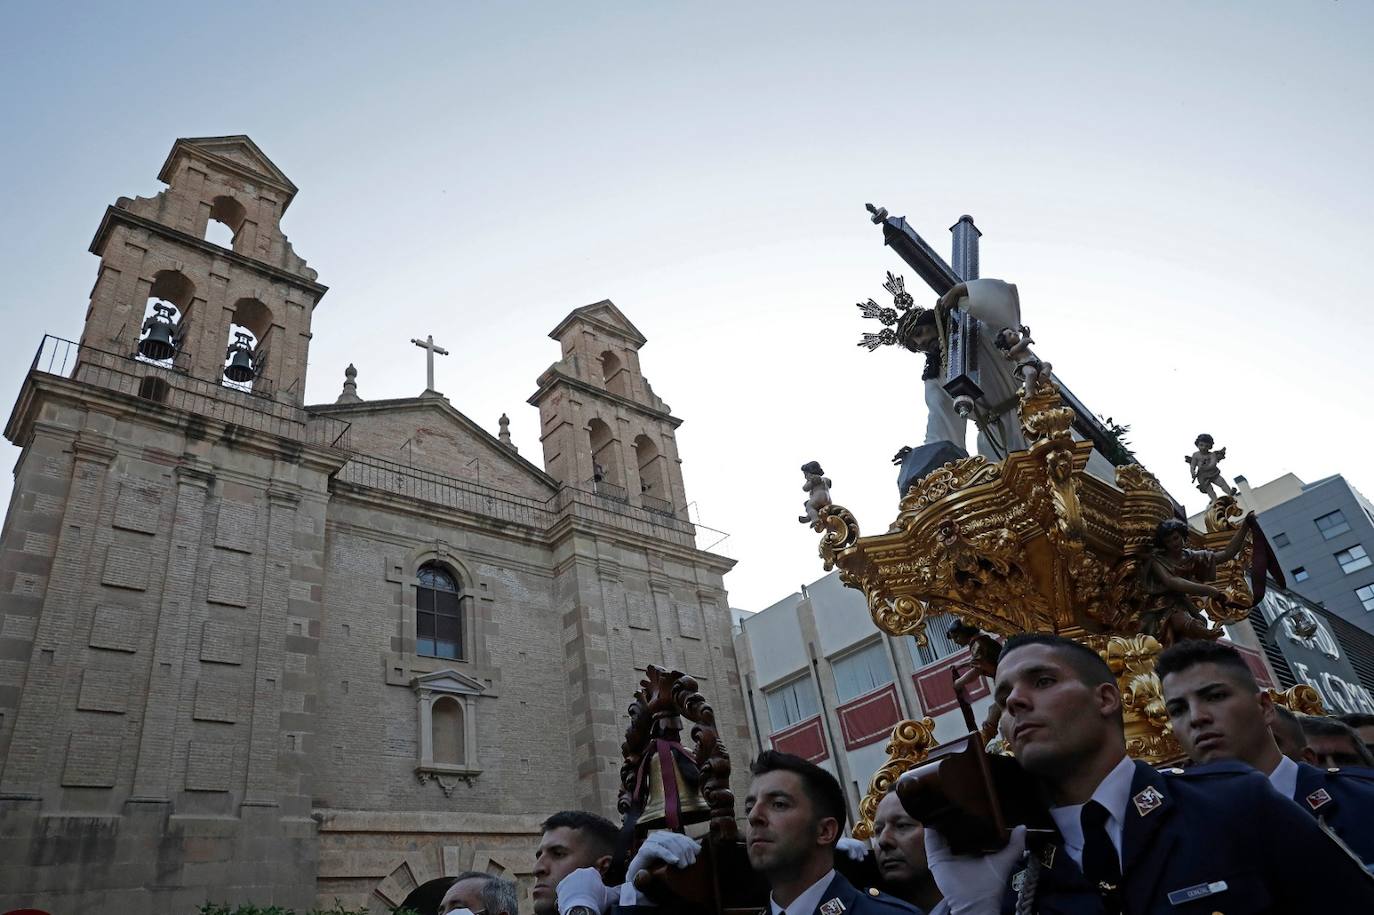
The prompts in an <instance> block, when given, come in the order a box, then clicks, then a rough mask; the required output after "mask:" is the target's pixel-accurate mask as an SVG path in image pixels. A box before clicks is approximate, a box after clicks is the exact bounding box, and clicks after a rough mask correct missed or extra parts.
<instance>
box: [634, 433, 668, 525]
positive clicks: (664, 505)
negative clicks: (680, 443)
mask: <svg viewBox="0 0 1374 915" xmlns="http://www.w3.org/2000/svg"><path fill="white" fill-rule="evenodd" d="M635 463H636V464H638V465H639V498H640V504H641V505H643V506H644V507H645V508H647V509H649V510H650V511H654V512H658V513H659V514H665V515H671V514H672V513H673V494H672V493H671V492H669V491H668V480H667V478H666V477H665V475H664V472H663V468H664V461H663V459H662V458H661V456H660V455H659V453H658V446H657V445H655V444H654V440H653V439H651V438H649V436H647V435H640V436H636V437H635Z"/></svg>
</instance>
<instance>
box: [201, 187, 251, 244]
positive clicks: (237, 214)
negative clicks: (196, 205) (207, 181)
mask: <svg viewBox="0 0 1374 915" xmlns="http://www.w3.org/2000/svg"><path fill="white" fill-rule="evenodd" d="M247 216H248V211H247V210H245V209H244V208H243V204H241V203H239V202H238V201H237V200H235V199H234V198H233V197H227V196H220V197H216V198H215V199H214V200H212V201H210V217H209V218H208V219H207V220H205V240H206V241H208V242H210V244H212V245H219V246H220V247H221V248H228V249H229V250H230V251H232V250H234V241H235V239H237V238H238V234H239V229H241V228H243V221H244V220H245V219H246V218H247Z"/></svg>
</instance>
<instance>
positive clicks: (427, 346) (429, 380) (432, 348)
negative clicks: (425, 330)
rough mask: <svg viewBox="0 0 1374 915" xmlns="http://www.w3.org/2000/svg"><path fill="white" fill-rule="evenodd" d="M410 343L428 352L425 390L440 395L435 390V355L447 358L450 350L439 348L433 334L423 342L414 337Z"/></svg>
mask: <svg viewBox="0 0 1374 915" xmlns="http://www.w3.org/2000/svg"><path fill="white" fill-rule="evenodd" d="M410 342H411V343H414V344H415V345H416V346H418V347H420V349H423V350H425V351H426V352H425V363H426V365H425V390H426V391H434V393H436V394H437V393H439V392H438V391H436V390H435V388H434V354H435V353H438V354H439V355H440V356H447V355H448V350H446V349H444V348H442V347H440V346H438V345H437V344H436V343H435V342H434V335H433V334H429V335H427V336H426V337H425V339H423V340H416V339H415V338H414V337H412V338H411V339H410Z"/></svg>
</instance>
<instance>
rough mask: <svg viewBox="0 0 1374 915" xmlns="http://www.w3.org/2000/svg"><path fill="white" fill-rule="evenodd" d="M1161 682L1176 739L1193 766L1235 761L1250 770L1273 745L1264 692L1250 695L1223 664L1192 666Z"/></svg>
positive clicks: (1271, 715)
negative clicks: (1243, 763) (1248, 767)
mask: <svg viewBox="0 0 1374 915" xmlns="http://www.w3.org/2000/svg"><path fill="white" fill-rule="evenodd" d="M1163 682H1164V707H1165V709H1167V710H1168V712H1169V721H1170V722H1171V723H1172V724H1173V726H1174V736H1175V737H1177V738H1178V742H1179V743H1180V744H1181V745H1182V746H1183V751H1184V752H1185V753H1187V754H1188V758H1189V759H1191V760H1192V761H1193V762H1197V763H1207V762H1216V761H1217V760H1220V759H1239V760H1240V761H1242V762H1245V763H1249V764H1250V765H1252V766H1253V765H1257V764H1258V763H1259V761H1260V759H1261V758H1262V757H1263V755H1264V752H1265V751H1266V750H1267V749H1269V747H1270V746H1272V745H1273V742H1274V737H1273V734H1272V732H1271V731H1270V729H1269V728H1270V725H1271V724H1272V723H1273V720H1274V707H1273V705H1272V703H1271V702H1270V700H1269V696H1268V694H1266V693H1264V692H1258V693H1256V692H1252V691H1250V690H1249V689H1247V688H1246V687H1245V686H1243V685H1242V684H1241V683H1240V681H1239V679H1238V678H1237V677H1236V676H1235V675H1234V674H1233V673H1231V672H1230V671H1228V670H1227V669H1226V668H1224V667H1222V666H1221V665H1219V664H1194V665H1193V666H1192V667H1189V668H1188V669H1187V670H1181V671H1178V672H1176V673H1171V674H1168V675H1167V676H1165V677H1164V681H1163ZM1270 752H1272V751H1270ZM1266 774H1267V773H1266Z"/></svg>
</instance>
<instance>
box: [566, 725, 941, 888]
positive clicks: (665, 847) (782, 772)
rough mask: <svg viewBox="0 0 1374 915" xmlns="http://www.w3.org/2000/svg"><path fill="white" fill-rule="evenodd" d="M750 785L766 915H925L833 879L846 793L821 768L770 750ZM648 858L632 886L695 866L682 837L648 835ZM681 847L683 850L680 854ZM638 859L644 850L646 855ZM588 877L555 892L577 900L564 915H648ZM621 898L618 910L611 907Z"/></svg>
mask: <svg viewBox="0 0 1374 915" xmlns="http://www.w3.org/2000/svg"><path fill="white" fill-rule="evenodd" d="M749 771H750V773H751V774H752V775H753V777H754V778H753V781H752V782H750V784H749V794H748V796H747V797H746V798H745V800H744V811H745V817H746V829H745V847H746V850H747V852H748V855H749V865H750V866H751V867H752V868H753V869H754V870H755V871H757V872H758V873H760V874H762V875H763V876H764V878H765V879H766V880H767V881H768V887H769V890H770V894H769V899H768V915H784V913H786V915H841V913H845V912H848V913H851V915H921V912H920V909H917V908H915V907H913V906H910V905H907V904H906V903H904V902H902V901H901V900H899V899H896V898H894V897H892V896H889V895H887V894H885V893H883V892H881V891H880V890H878V889H876V888H874V889H869V890H868V891H867V892H863V891H860V890H858V889H855V888H854V886H853V885H852V884H851V883H850V882H849V881H848V880H846V879H845V878H844V877H843V876H841V875H840V874H838V873H836V871H835V845H836V843H837V842H838V840H839V838H840V831H841V830H842V829H843V828H844V820H845V807H844V791H843V789H842V788H840V783H839V782H837V781H836V780H835V777H834V776H833V775H831V774H830V773H829V772H826V771H825V770H824V769H822V768H821V767H820V766H817V765H815V764H813V763H809V762H807V761H806V760H804V759H802V758H801V757H799V756H793V755H791V754H790V753H780V752H778V751H776V750H765V751H764V752H762V753H760V754H759V757H758V759H756V760H755V761H754V764H753V766H751V767H750V770H749ZM644 845H645V846H649V852H648V853H647V854H645V855H643V856H641V854H640V853H639V852H637V853H636V855H635V859H634V860H633V861H631V862H630V865H629V867H628V868H627V886H632V881H633V879H634V874H635V873H636V871H637V870H639V869H641V868H642V867H646V866H648V865H649V863H650V862H651V861H666V862H667V863H669V864H671V865H673V866H677V867H682V866H686V865H688V864H691V863H692V861H693V860H695V854H694V853H693V851H692V850H691V849H688V848H687V847H686V846H689V845H690V846H693V847H695V843H693V842H691V840H689V839H686V837H685V836H672V838H669V834H664V833H651V834H650V836H649V838H648V839H646V840H645V843H644ZM679 845H682V847H681V848H679V847H678V846H679ZM640 851H641V852H644V851H645V849H644V848H641V850H640ZM594 876H595V875H594V874H592V873H590V872H589V871H588V870H581V871H576V872H573V873H571V874H569V876H568V877H567V878H565V880H564V882H563V883H562V884H561V885H560V886H559V888H558V894H559V896H560V897H563V896H565V895H566V896H567V897H568V898H569V899H572V897H573V895H574V893H575V894H576V896H577V906H576V907H574V908H573V909H567V908H561V911H562V915H582V912H580V911H577V908H580V907H581V906H583V905H585V906H586V907H587V908H588V909H596V910H597V911H600V912H605V911H608V910H612V911H615V912H617V913H623V915H631V913H645V915H647V913H651V912H652V911H653V906H652V905H651V904H649V903H648V901H647V900H646V899H644V898H643V897H642V896H640V897H638V898H635V899H634V901H633V904H631V897H632V896H633V895H636V894H634V893H633V892H632V891H629V890H626V889H625V888H624V887H622V888H620V889H618V890H607V891H605V892H604V893H603V892H602V891H601V890H599V889H598V888H597V887H596V886H595V885H594V881H593V880H592V879H591V878H592V877H594ZM617 898H619V899H620V904H619V905H618V906H614V908H613V904H614V902H615V900H616V899H617Z"/></svg>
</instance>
